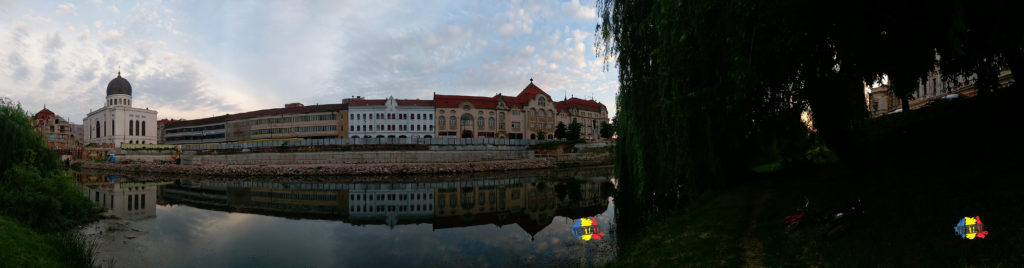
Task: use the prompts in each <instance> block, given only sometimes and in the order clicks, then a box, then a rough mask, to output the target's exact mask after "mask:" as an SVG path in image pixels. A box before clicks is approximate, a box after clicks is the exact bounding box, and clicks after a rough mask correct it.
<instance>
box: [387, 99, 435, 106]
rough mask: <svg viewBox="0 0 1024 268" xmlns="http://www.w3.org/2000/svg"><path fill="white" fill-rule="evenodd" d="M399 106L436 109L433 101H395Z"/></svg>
mask: <svg viewBox="0 0 1024 268" xmlns="http://www.w3.org/2000/svg"><path fill="white" fill-rule="evenodd" d="M395 102H397V103H398V106H430V107H434V101H432V100H395Z"/></svg>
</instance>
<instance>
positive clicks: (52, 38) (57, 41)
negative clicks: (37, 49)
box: [46, 32, 64, 52]
mask: <svg viewBox="0 0 1024 268" xmlns="http://www.w3.org/2000/svg"><path fill="white" fill-rule="evenodd" d="M61 48H64V40H63V39H61V38H60V35H59V34H57V32H53V33H51V34H50V35H47V36H46V50H47V51H50V52H55V51H57V50H60V49H61Z"/></svg>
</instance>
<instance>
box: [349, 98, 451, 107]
mask: <svg viewBox="0 0 1024 268" xmlns="http://www.w3.org/2000/svg"><path fill="white" fill-rule="evenodd" d="M387 102H388V100H387V99H370V100H368V99H352V100H351V101H349V103H348V106H350V107H352V106H358V107H362V106H384V105H385V104H387ZM395 102H396V103H398V106H431V107H433V106H434V101H432V100H400V99H395Z"/></svg>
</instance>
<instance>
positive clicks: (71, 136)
mask: <svg viewBox="0 0 1024 268" xmlns="http://www.w3.org/2000/svg"><path fill="white" fill-rule="evenodd" d="M32 119H33V123H34V125H35V128H36V130H37V131H39V133H42V134H43V140H44V141H46V147H47V148H50V149H71V148H76V147H79V146H81V142H80V141H79V139H78V137H77V136H75V131H74V129H75V126H76V125H74V124H71V123H69V122H68V121H67V120H64V118H63V117H60V116H58V115H56V114H54V113H53V111H50V109H46V108H43V109H42V110H40V111H39V112H38V113H36V114H35V115H34V116H32Z"/></svg>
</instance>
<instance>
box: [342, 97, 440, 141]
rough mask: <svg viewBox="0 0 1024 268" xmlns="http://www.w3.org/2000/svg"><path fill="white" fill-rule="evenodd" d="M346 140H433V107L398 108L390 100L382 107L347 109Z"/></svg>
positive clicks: (351, 107) (391, 98) (394, 102)
mask: <svg viewBox="0 0 1024 268" xmlns="http://www.w3.org/2000/svg"><path fill="white" fill-rule="evenodd" d="M348 116H349V123H348V128H349V129H348V133H349V134H348V136H349V138H402V137H405V138H433V137H434V107H432V106H400V105H398V102H397V101H396V100H395V98H394V97H390V98H388V99H387V101H386V102H385V104H384V105H383V106H349V109H348Z"/></svg>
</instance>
